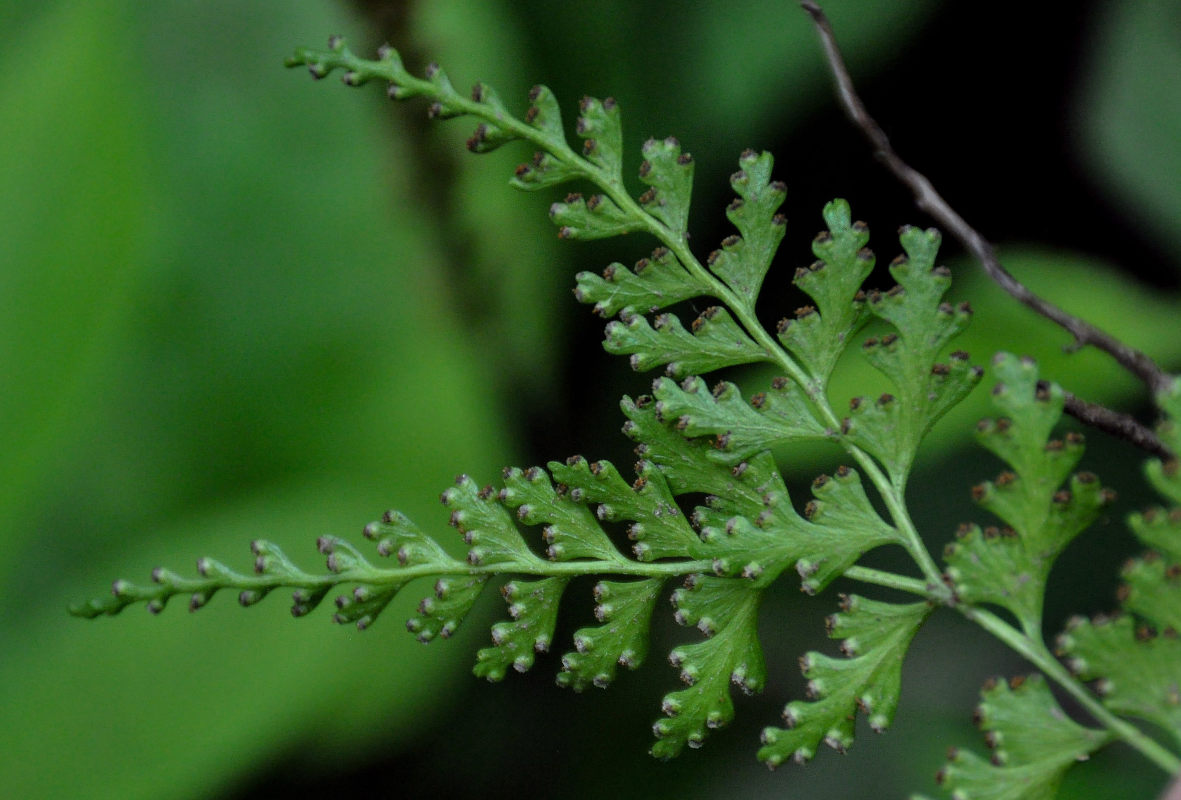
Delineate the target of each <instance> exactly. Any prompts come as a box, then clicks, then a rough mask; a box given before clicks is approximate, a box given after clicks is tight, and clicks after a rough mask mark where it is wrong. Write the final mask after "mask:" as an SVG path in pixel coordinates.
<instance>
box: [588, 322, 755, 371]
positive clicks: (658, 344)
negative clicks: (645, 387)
mask: <svg viewBox="0 0 1181 800" xmlns="http://www.w3.org/2000/svg"><path fill="white" fill-rule="evenodd" d="M606 333H607V336H606V340H605V341H604V342H603V347H604V349H605V350H606V351H607V352H608V353H612V354H615V355H630V356H631V365H632V369H634V370H636V371H637V372H646V371H647V370H650V369H653V368H655V367H659V366H663V365H667V366H666V368H665V372H667V373H668V374H669V375H670V376H672V377H674V378H683V377H685V376H686V375H699V374H701V373H703V372H712V371H714V370H716V369H721V368H722V367H732V366H736V365H738V364H752V363H754V362H756V361H765V360H766V359H767V354H766V352H765V351H764V350H763V348H761V347H759V346H758V345H757V344H755V343H754V342H753V341H752V340H751V338H750V336H748V335H747V333H746V332H745V331H744V330H742V328H741V327H739V326H738V323H736V322H735V321H734V318H733V317H731V316H730V312H729V311H727V310H726V309H724V308H722V307H721V306H710V307H709V308H707V309H706V310H705V311H703V312H701V316H699V317H698V318H697V319H695V320H694V321H693V325H692V328H691V331H687V330H685V328H684V326H682V325H681V321H680V320H679V319H677V317H676V316H674V315H673V314H667V313H666V314H659V315H658V316H657V317H656V319H655V321H654V323H653V324H649V323H648V320H647V319H645V318H644V317H643V316H641V315H640V314H635V313H630V310H629V309H624V311H623V313H621V314H620V319H619V320H618V321H612V322H610V323H608V324H607V332H606Z"/></svg>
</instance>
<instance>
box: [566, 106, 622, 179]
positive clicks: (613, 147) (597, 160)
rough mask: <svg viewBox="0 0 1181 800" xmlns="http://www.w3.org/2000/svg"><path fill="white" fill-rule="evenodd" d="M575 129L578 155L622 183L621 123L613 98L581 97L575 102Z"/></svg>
mask: <svg viewBox="0 0 1181 800" xmlns="http://www.w3.org/2000/svg"><path fill="white" fill-rule="evenodd" d="M578 109H579V111H580V112H581V113H580V114H579V115H578V121H577V123H576V124H575V129H576V130H577V131H578V135H579V136H581V137H582V140H583V141H582V154H583V156H585V157H586V158H587V159H588V160H589V161H591V162H592V163H593V164H595V165H596V166H598V167H600V168H601V169H602V170H603V171H604V172H606V173H607V174H608V175H609V176H611V177H612V178H613V179H614V182H615V183H616V184H617V185H622V183H623V126H622V123H621V121H620V117H619V105H618V104H617V103H616V102H615V98H613V97H608V98H606V99H605V100H599V99H598V98H595V97H584V98H582V102H581V103H579V105H578Z"/></svg>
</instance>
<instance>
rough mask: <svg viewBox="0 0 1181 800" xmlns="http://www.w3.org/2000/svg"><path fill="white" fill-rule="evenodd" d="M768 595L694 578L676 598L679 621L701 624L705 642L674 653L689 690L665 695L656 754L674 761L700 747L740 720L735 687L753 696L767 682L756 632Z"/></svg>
mask: <svg viewBox="0 0 1181 800" xmlns="http://www.w3.org/2000/svg"><path fill="white" fill-rule="evenodd" d="M761 599H762V592H761V591H760V590H758V589H755V588H753V587H751V586H750V585H749V584H746V583H744V582H741V581H734V580H728V579H724V578H711V577H705V576H697V575H695V576H690V577H689V578H688V579H687V580H686V581H685V586H684V587H683V588H681V589H678V590H677V591H676V592H675V593H674V594H673V605H674V606H675V607H676V609H677V615H676V618H677V621H678V622H680V623H681V624H682V625H695V626H697V628H698V629H700V630H701V632H702V633H704V634H705V635H706V637H707V638H706V639H705V641H702V642H697V643H694V644H688V645H682V646H680V647H677V648H675V649H673V651H672V653H670V654H669V662H670V663H671V664H672V665H673V667H675V668H676V669H678V670H679V671H680V674H681V680H682V681H683V682H685V683H686V684H688V687H687V688H685V689H681V690H679V691H675V692H670V693H669V694H667V695H665V697H664V701H663V702H662V703H661V710H662V711H664V714H665V717H664V718H663V719H660V720H657V721H656V723H655V724H653V726H652V731H653V733H654V734H655V735H656V738H657V741H656V744H654V745H653V746H652V755H654V756H656V757H657V758H672V757H673V756H676V755H677V754H679V753H680V752H681V750H683V749H684V747H685V746H686V745H688V746H689V747H694V748H696V747H700V746H701V745H702V744H703V743H704V741H705V737H706V735H707V734H708V732H709V731H710V730H712V729H714V728H720V727H722V726H724V725H726V724H727V723H729V722H730V720H732V719H733V718H734V702H733V700H732V699H731V698H730V684H731V683H733V684H734V685H736V686H738V687H739V688H740V689H742V690H743V691H744V692H746V693H748V694H750V693H754V692H760V691H762V689H763V686H764V685H765V683H766V666H765V664H764V662H763V651H762V647H761V646H760V644H759V637H758V631H757V628H756V623H757V621H758V620H757V617H758V608H759V601H760V600H761Z"/></svg>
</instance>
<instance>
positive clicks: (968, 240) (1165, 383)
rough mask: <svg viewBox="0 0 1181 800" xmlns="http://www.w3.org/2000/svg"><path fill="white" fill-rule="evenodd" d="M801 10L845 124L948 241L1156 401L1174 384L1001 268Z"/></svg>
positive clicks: (1161, 449)
mask: <svg viewBox="0 0 1181 800" xmlns="http://www.w3.org/2000/svg"><path fill="white" fill-rule="evenodd" d="M800 6H801V7H802V8H803V9H804V10H805V11H807V12H808V14H810V15H811V17H812V21H813V22H814V23H815V24H816V30H817V31H818V32H819V33H820V41H821V44H822V45H823V46H824V54H825V56H826V57H827V59H828V66H829V69H830V70H831V71H832V74H833V77H834V79H835V80H836V84H837V87H836V88H837V96H838V99H839V100H840V103H841V107H842V108H843V109H844V111H845V115H846V116H848V117H849V120H850V121H851V122H852V123H853V124H854V125H855V126H856V127H857V128H858V129H859V130H860V131H861V132H862V134H864V135H865V138H866V139H868V140H869V143H870V145H871V146H872V147H873V150H874V156H875V157H876V158H877V159H878V160H879V161H881V162H882V163H883V164H885V165H886V168H887V169H889V170H890V172H892V173H893V174H894V176H895V177H896V178H898V180H899V181H900V182H901V183H902V184H903V185H905V186H906V187H907V188H909V189H910V190H911V192H913V193H914V198H915V205H917V206H918V207H919V208H920V209H922V210H923V211H925V212H927V213H928V214H930V215H931V217H932V218H933V219H934V220H935V221H936V222H937V223H939V225H941V226H942V227H943V228H944V229H945V230H947V231H949V232H950V233H951V235H952V236H954V237H955V238H956V239H958V240H959V241H960V243H961V244H963V246H964V247H965V248H966V249H967V250H968V252H970V253H971V254H972V255H973V256H975V257H976V260H977V261H979V262H980V264H981V266H983V267H984V271H985V272H986V273H987V274H988V276H989V277H990V278H992V279H993V280H994V281H996V283H997V284H999V285H1000V287H1001V288H1002V289H1004V290H1005V291H1006V292H1008V293H1009V294H1010V295H1012V296H1013V297H1014V298H1016V299H1017V300H1018V301H1019V302H1021V303H1023V304H1024V305H1026V306H1028V307H1029V308H1031V309H1033V310H1034V311H1035V312H1037V313H1038V314H1041V315H1042V316H1043V317H1045V318H1047V319H1049V320H1051V321H1053V322H1055V323H1057V324H1058V325H1059V326H1061V327H1062V328H1064V329H1065V330H1066V331H1067V332H1069V333H1070V335H1071V336H1073V337H1074V344H1073V346H1074V347H1075V348H1078V347H1084V346H1086V345H1091V346H1093V347H1097V348H1099V349H1100V350H1103V351H1104V352H1106V353H1108V354H1109V355H1111V357H1112V358H1114V359H1115V360H1116V361H1117V362H1118V363H1119V364H1120V365H1121V366H1122V367H1123V368H1124V369H1126V370H1128V371H1129V372H1131V373H1132V374H1133V375H1135V376H1136V377H1137V378H1139V379H1140V380H1141V381H1142V382H1143V383H1144V384H1145V385H1146V386H1147V387H1148V389H1149V390H1150V391H1151V392H1152V394H1153V395H1154V396H1155V395H1156V394H1159V393H1161V392H1163V391H1165V390H1166V389H1167V388H1168V387H1169V386H1171V385H1172V379H1171V378H1170V376H1169V375H1168V374H1167V373H1166V372H1165V371H1164V370H1162V369H1161V368H1160V367H1159V366H1157V364H1156V363H1155V362H1154V361H1153V360H1152V359H1151V358H1149V357H1148V356H1147V355H1145V354H1144V353H1142V352H1140V351H1139V350H1137V349H1135V348H1133V347H1129V346H1128V345H1126V344H1124V343H1123V342H1121V341H1120V340H1119V339H1116V338H1115V337H1114V336H1111V335H1110V334H1108V333H1107V332H1106V331H1103V330H1100V329H1099V328H1097V327H1095V326H1094V325H1092V324H1090V323H1089V322H1086V321H1085V320H1082V319H1079V318H1078V317H1075V316H1073V315H1071V314H1068V313H1066V312H1065V311H1063V310H1062V309H1060V308H1058V307H1057V306H1055V305H1053V304H1052V303H1050V302H1048V301H1046V300H1043V299H1042V298H1040V297H1038V296H1037V295H1036V294H1034V293H1033V292H1032V291H1030V290H1029V289H1028V288H1026V287H1025V286H1024V285H1023V284H1022V283H1021V282H1020V281H1018V280H1017V279H1016V278H1014V277H1013V276H1012V275H1011V274H1009V271H1008V270H1006V269H1005V268H1004V266H1002V265H1001V262H1000V260H999V259H998V258H997V255H996V250H995V249H994V248H993V246H992V244H991V243H989V241H988V240H987V239H985V238H984V237H983V236H982V235H981V234H980V233H979V231H977V230H976V229H975V228H973V227H972V226H971V225H969V224H968V223H967V222H966V221H965V220H964V218H963V217H961V216H960V215H959V214H958V213H957V212H956V211H955V209H953V208H952V207H951V206H950V205H949V204H948V202H947V201H946V200H944V199H943V197H942V196H941V195H940V194H939V192H937V191H936V190H935V187H934V186H933V185H932V184H931V181H930V180H928V179H927V176H925V175H923V174H922V173H921V172H919V171H918V170H916V169H914V168H913V167H911V166H910V165H909V164H907V163H906V162H905V161H903V160H902V159H901V158H899V157H898V154H897V153H895V152H894V148H893V147H892V146H891V145H890V140H889V138H888V137H887V136H886V133H885V131H883V130H882V128H881V126H880V125H878V123H877V121H876V120H874V118H873V117H871V116H870V115H869V112H868V111H866V109H865V104H864V103H862V102H861V98H860V97H859V96H858V95H857V91H856V89H854V87H853V79H852V78H851V77H850V75H849V70H848V68H847V67H846V66H845V61H844V58H843V56H841V51H840V48H839V47H837V42H836V37H835V35H834V34H833V30H832V25H831V24H829V21H828V17H826V16H825V14H824V11H823V10H821V8H820V6H818V5H816V3H814V2H811V0H803V2H801V3H800ZM1066 410H1067V412H1068V413H1070V414H1072V415H1073V416H1075V417H1077V418H1078V419H1079V420H1081V421H1083V422H1084V423H1086V424H1088V425H1092V426H1094V427H1097V428H1099V429H1101V430H1104V431H1107V432H1108V433H1111V434H1113V435H1115V436H1119V437H1120V438H1123V439H1126V440H1128V441H1130V442H1132V443H1133V444H1135V445H1137V446H1139V447H1142V448H1144V449H1145V450H1148V451H1149V452H1151V453H1154V454H1156V455H1162V456H1166V457H1168V456H1169V451H1168V449H1167V448H1166V447H1165V446H1164V445H1163V444H1162V443H1161V441H1160V440H1159V439H1158V438H1157V437H1156V435H1155V434H1154V433H1153V432H1152V431H1151V430H1149V429H1148V428H1146V427H1145V426H1143V425H1141V424H1140V423H1139V422H1137V421H1136V420H1135V419H1133V418H1132V417H1130V416H1128V415H1126V414H1121V413H1119V412H1116V411H1112V410H1111V409H1109V408H1106V407H1104V406H1101V405H1098V404H1096V403H1088V402H1086V401H1083V400H1079V399H1078V398H1076V397H1074V396H1073V395H1072V396H1070V397H1069V399H1068V401H1067V404H1066Z"/></svg>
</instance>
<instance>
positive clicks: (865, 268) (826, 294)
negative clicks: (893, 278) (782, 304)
mask: <svg viewBox="0 0 1181 800" xmlns="http://www.w3.org/2000/svg"><path fill="white" fill-rule="evenodd" d="M851 218H852V217H851V213H850V211H849V204H848V203H847V202H845V201H844V200H833V201H832V202H830V203H828V204H827V205H826V206H825V207H824V221H825V223H826V224H827V225H828V232H827V233H822V234H819V235H818V236H817V237H816V238H815V239H814V240H813V242H812V252H813V254H814V255H815V256H816V258H817V259H818V260H817V261H816V262H815V263H813V264H812V266H811V267H809V268H807V269H800V270H797V271H796V274H795V278H794V280H793V281H792V282H793V283H795V285H796V286H798V287H799V288H800V289H802V290H803V291H804V292H806V293H807V294H808V296H809V297H811V298H812V300H813V302H815V303H816V307H813V306H804V307H802V308H800V309H797V311H796V318H795V319H794V320H788V319H784V320H782V321H780V323H779V329H778V333H779V340H780V341H781V342H782V343H783V346H784V347H786V348H787V349H788V350H789V351H790V352H791V353H792V355H794V356H795V357H796V358H798V359H799V360H800V362H801V363H802V364H804V365H805V366H806V367H807V369H808V371H809V373H811V375H812V378H813V379H814V380H816V381H818V385H819V384H823V383H824V382H825V381H827V380H828V377H829V375H830V374H831V373H832V370H833V367H834V366H836V362H837V359H838V358H839V357H840V355H841V353H843V352H844V351H845V348H847V347H848V346H849V344H850V343H851V342H852V337H853V334H854V333H856V332H857V330H858V329H859V328H861V326H862V325H864V324H865V321H866V320H867V319H868V318H869V315H868V312H867V311H866V308H865V302H864V297H865V295H864V293H863V292H862V291H861V284H862V282H863V281H864V280H865V279H866V278H867V277H868V276H869V273H870V272H871V271H872V270H873V265H874V256H873V253H872V252H870V251H869V250H868V249H866V248H865V245H866V243H868V242H869V228H868V227H866V225H865V223H864V222H856V223H854V222H851ZM818 309H819V313H817V310H818Z"/></svg>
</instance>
